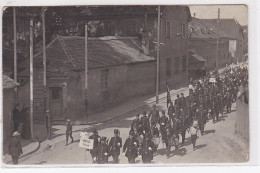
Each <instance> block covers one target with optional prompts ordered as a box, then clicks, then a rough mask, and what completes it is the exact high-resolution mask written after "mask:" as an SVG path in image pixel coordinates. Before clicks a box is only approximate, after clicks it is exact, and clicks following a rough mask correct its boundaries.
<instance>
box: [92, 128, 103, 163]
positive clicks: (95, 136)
mask: <svg viewBox="0 0 260 173" xmlns="http://www.w3.org/2000/svg"><path fill="white" fill-rule="evenodd" d="M92 133H93V134H92V135H91V136H90V137H89V139H93V140H94V143H93V149H92V150H90V154H91V156H92V160H93V163H96V162H97V150H98V149H97V147H98V145H99V143H100V142H101V137H100V136H99V135H98V131H97V129H95V128H94V129H92Z"/></svg>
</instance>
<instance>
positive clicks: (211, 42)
mask: <svg viewBox="0 0 260 173" xmlns="http://www.w3.org/2000/svg"><path fill="white" fill-rule="evenodd" d="M189 34H190V49H191V50H192V51H193V52H195V53H197V54H199V55H200V56H202V57H203V58H204V59H205V63H206V65H207V67H208V68H209V69H214V68H216V67H217V66H218V67H223V66H225V65H226V64H231V63H232V62H233V61H234V59H232V56H231V52H230V45H229V44H230V39H231V38H230V37H229V36H228V35H227V34H225V33H223V32H222V31H221V30H219V29H217V28H216V27H214V26H212V25H208V24H206V23H205V22H204V21H203V20H202V19H197V18H192V21H191V22H190V23H189Z"/></svg>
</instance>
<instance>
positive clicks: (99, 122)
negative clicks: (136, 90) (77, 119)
mask: <svg viewBox="0 0 260 173" xmlns="http://www.w3.org/2000/svg"><path fill="white" fill-rule="evenodd" d="M185 89H187V87H185V88H183V89H181V90H179V91H178V92H182V91H184V90H185ZM174 95H177V93H173V94H171V96H174ZM166 97H167V96H164V97H162V98H160V99H159V100H162V99H165V98H166ZM155 102H156V101H151V102H149V103H146V104H144V105H141V106H138V107H136V108H134V109H132V110H131V111H128V112H125V113H122V114H120V115H117V116H114V117H112V118H109V119H106V120H103V121H98V122H90V123H79V124H78V123H77V124H75V125H73V126H80V125H96V124H102V123H106V122H109V121H111V120H113V119H116V118H119V117H122V116H125V115H127V114H131V113H134V112H136V111H137V110H140V111H141V110H143V109H145V107H147V106H148V105H150V104H154V103H155ZM53 125H61V124H53Z"/></svg>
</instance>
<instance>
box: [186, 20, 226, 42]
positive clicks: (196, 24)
mask: <svg viewBox="0 0 260 173" xmlns="http://www.w3.org/2000/svg"><path fill="white" fill-rule="evenodd" d="M189 33H190V34H191V38H202V39H207V38H218V37H228V35H226V34H225V33H223V32H222V31H221V30H219V29H217V28H216V27H215V26H213V25H209V24H206V23H205V22H204V21H203V20H201V19H198V18H192V20H191V21H190V22H189Z"/></svg>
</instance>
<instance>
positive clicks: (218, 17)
mask: <svg viewBox="0 0 260 173" xmlns="http://www.w3.org/2000/svg"><path fill="white" fill-rule="evenodd" d="M219 21H220V8H219V9H218V22H219Z"/></svg>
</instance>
